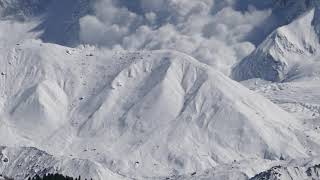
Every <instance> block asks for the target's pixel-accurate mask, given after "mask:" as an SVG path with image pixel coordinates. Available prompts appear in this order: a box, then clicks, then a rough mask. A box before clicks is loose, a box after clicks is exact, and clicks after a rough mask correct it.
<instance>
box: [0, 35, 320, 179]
mask: <svg viewBox="0 0 320 180" xmlns="http://www.w3.org/2000/svg"><path fill="white" fill-rule="evenodd" d="M0 60H1V61H0V63H1V66H0V71H1V77H0V96H1V126H0V129H1V131H0V133H1V136H0V142H1V144H2V145H4V146H8V147H16V148H14V149H12V150H10V151H9V152H10V153H13V154H12V155H11V156H12V157H13V160H15V159H16V158H15V156H19V154H21V153H22V152H21V151H23V152H24V151H28V153H31V152H29V151H30V150H29V149H28V148H27V149H25V148H22V149H21V148H19V147H22V146H25V147H29V146H33V147H36V148H38V149H41V150H43V151H45V152H46V153H49V154H51V155H52V156H51V155H50V157H51V158H53V159H54V160H55V162H54V163H53V164H59V163H58V162H60V161H59V160H56V159H59V158H60V159H61V158H62V159H64V158H65V159H66V160H65V161H67V162H68V163H66V164H63V165H59V166H58V167H59V168H62V169H63V168H65V169H64V170H61V171H59V172H65V173H66V174H70V175H74V174H76V173H77V172H79V174H80V172H82V171H81V170H79V169H78V168H76V167H82V168H83V166H90V168H92V169H94V170H92V171H89V172H88V173H86V175H87V176H86V177H88V176H90V177H95V178H97V179H107V178H108V176H112V177H119V178H120V179H121V178H136V179H144V178H152V177H154V178H157V177H159V178H160V177H169V176H172V175H179V174H188V173H192V172H194V171H197V172H201V171H204V170H206V169H210V168H212V167H215V166H218V165H220V164H222V163H231V162H233V161H235V160H236V161H239V160H243V159H246V158H258V159H259V158H264V159H270V160H277V159H280V157H282V158H285V159H293V158H303V157H309V156H310V155H312V153H310V152H309V151H311V150H312V152H313V153H317V152H318V151H319V147H318V146H317V145H314V144H317V142H318V141H317V139H315V140H307V139H306V138H305V137H304V133H303V132H302V131H301V128H300V127H301V126H302V122H301V121H299V120H298V119H296V118H294V117H293V116H291V115H289V114H288V113H287V112H285V111H283V110H281V109H280V108H279V107H277V106H276V105H274V104H273V103H271V102H270V101H269V100H267V99H265V98H264V97H262V96H260V95H258V94H256V93H254V92H252V91H249V90H248V89H246V88H245V87H243V86H242V85H240V84H238V83H236V82H234V81H232V80H230V79H229V78H228V77H226V76H224V75H223V74H222V73H219V72H217V71H215V70H214V69H212V68H210V67H209V66H207V65H204V64H201V63H199V62H197V61H196V60H195V59H193V58H192V57H189V56H187V55H185V54H181V53H178V52H173V51H166V50H163V51H151V52H110V51H109V50H104V49H96V48H94V47H85V46H82V47H79V48H67V47H62V46H58V45H54V44H45V43H42V42H40V41H36V40H30V41H26V42H23V43H21V44H18V45H14V46H9V47H5V48H1V49H0ZM306 144H312V145H313V146H311V145H310V147H309V146H306ZM4 149H5V150H6V149H7V148H4ZM8 149H10V148H8ZM4 154H5V153H4ZM26 156H27V157H28V156H32V155H25V156H22V157H24V158H25V157H26ZM46 156H49V155H46ZM70 157H72V158H75V159H81V161H77V160H74V161H73V160H70V161H68V159H70ZM31 159H32V158H31ZM13 160H11V159H9V162H11V161H13ZM52 161H53V160H52ZM56 161H58V162H56ZM50 162H51V160H50ZM36 163H37V166H41V167H43V166H45V165H47V163H43V162H42V161H38V162H36ZM28 164H29V163H28ZM10 165H11V167H12V169H11V171H5V167H6V166H7V165H6V163H2V164H0V170H2V172H1V171H0V173H3V174H5V175H6V174H7V175H12V176H13V177H16V178H18V179H19V177H22V176H23V177H27V175H28V174H27V173H24V172H26V171H23V172H21V171H19V168H18V166H14V165H12V164H10ZM92 166H93V167H92ZM95 167H98V168H97V169H96V168H95ZM29 168H30V167H29ZM90 168H89V169H90ZM100 168H101V169H103V170H101V171H102V172H103V173H97V171H99V170H100ZM66 169H67V170H66ZM68 169H69V170H68ZM75 170H78V171H77V172H75ZM29 175H30V174H29Z"/></svg>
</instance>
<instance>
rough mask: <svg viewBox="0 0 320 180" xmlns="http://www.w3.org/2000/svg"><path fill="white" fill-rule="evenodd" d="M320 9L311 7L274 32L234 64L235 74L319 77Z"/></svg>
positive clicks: (245, 76) (282, 78)
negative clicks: (249, 53)
mask: <svg viewBox="0 0 320 180" xmlns="http://www.w3.org/2000/svg"><path fill="white" fill-rule="evenodd" d="M319 13H320V9H319V8H314V9H311V10H309V11H307V12H306V13H304V14H303V15H301V16H300V17H299V18H297V19H296V20H294V21H293V22H292V23H290V24H288V25H285V26H282V27H280V28H278V29H277V30H275V31H274V32H273V33H271V34H270V35H269V37H268V38H267V39H266V40H265V41H264V42H263V43H262V44H260V45H259V47H258V48H257V49H256V50H255V51H254V52H253V53H252V54H251V55H249V56H248V57H246V58H244V59H243V60H242V61H241V62H240V63H238V64H237V65H236V66H235V67H234V68H233V73H232V76H233V78H234V79H235V80H238V81H242V80H247V79H251V78H261V79H265V80H268V81H277V82H281V81H297V80H304V79H319V75H320V71H319V67H320V63H319V57H320V53H319V39H320V38H319V34H320V31H319V26H320V19H319V18H320V16H319Z"/></svg>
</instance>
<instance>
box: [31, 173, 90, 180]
mask: <svg viewBox="0 0 320 180" xmlns="http://www.w3.org/2000/svg"><path fill="white" fill-rule="evenodd" d="M28 180H81V176H79V177H78V178H73V177H69V176H63V175H61V174H46V175H44V176H43V177H40V176H39V175H36V176H35V177H33V178H31V177H29V178H28ZM84 180H88V179H84ZM90 180H92V178H91V179H90Z"/></svg>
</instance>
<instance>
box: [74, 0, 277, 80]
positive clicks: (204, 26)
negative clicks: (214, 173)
mask: <svg viewBox="0 0 320 180" xmlns="http://www.w3.org/2000/svg"><path fill="white" fill-rule="evenodd" d="M238 1H239V0H238ZM238 1H236V0H114V1H113V0H98V1H97V2H96V3H95V7H94V13H93V14H92V15H87V16H85V17H83V18H81V19H80V39H81V41H82V42H83V43H87V44H95V45H100V46H104V47H108V48H111V49H112V48H118V49H126V50H157V49H173V50H177V51H181V52H184V53H186V54H189V55H191V56H193V57H195V58H197V59H199V60H200V61H202V62H204V63H206V64H209V65H211V66H213V67H215V68H217V69H219V70H221V71H222V72H224V73H226V74H229V69H230V66H232V65H233V64H234V63H235V62H237V61H238V60H240V59H242V58H243V57H245V56H247V55H248V54H249V53H250V52H252V51H253V50H254V49H255V45H254V44H252V43H251V42H250V41H249V40H248V39H246V37H247V36H248V34H249V33H251V32H252V31H253V30H254V29H255V28H256V27H258V26H259V25H261V23H262V22H263V21H265V20H266V19H267V18H268V17H270V15H271V10H270V9H268V8H263V9H261V8H260V9H258V8H256V7H255V6H251V5H249V6H248V7H246V10H241V9H239V8H238V9H237V8H236V5H237V3H238ZM242 1H245V0H242ZM241 4H244V3H243V2H242V3H241ZM248 4H249V3H248Z"/></svg>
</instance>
